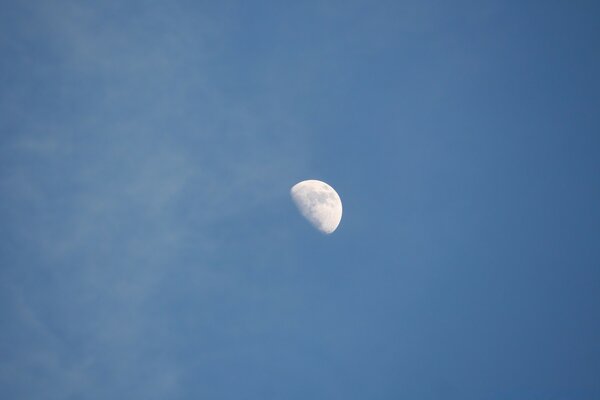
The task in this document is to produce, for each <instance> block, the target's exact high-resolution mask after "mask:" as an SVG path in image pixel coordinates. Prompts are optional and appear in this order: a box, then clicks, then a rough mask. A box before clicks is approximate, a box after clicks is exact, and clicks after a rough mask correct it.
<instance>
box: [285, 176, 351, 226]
mask: <svg viewBox="0 0 600 400" xmlns="http://www.w3.org/2000/svg"><path fill="white" fill-rule="evenodd" d="M290 195H291V196H292V200H293V201H294V203H295V204H296V207H298V210H299V211H300V213H301V214H302V216H304V218H306V219H307V220H308V222H310V223H311V224H312V225H313V226H314V227H315V228H317V229H318V230H320V231H321V232H323V233H325V234H327V235H328V234H330V233H333V231H335V230H336V228H337V227H338V225H339V224H340V221H341V220H342V200H341V199H340V196H339V195H338V194H337V192H336V191H335V190H334V189H333V188H332V187H331V186H329V185H328V184H326V183H325V182H321V181H317V180H314V179H310V180H307V181H302V182H299V183H297V184H295V185H294V186H292V188H291V189H290Z"/></svg>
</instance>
